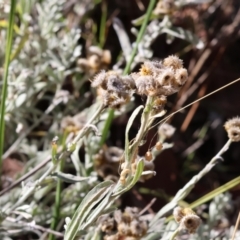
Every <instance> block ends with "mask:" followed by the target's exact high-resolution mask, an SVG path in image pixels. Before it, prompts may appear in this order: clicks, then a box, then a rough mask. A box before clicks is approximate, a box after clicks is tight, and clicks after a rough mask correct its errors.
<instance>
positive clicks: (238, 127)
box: [224, 117, 240, 142]
mask: <svg viewBox="0 0 240 240" xmlns="http://www.w3.org/2000/svg"><path fill="white" fill-rule="evenodd" d="M224 127H225V129H226V131H227V133H228V137H229V139H231V140H232V141H233V142H239V141H240V118H239V117H235V118H233V119H230V120H228V121H227V122H226V123H225V124H224Z"/></svg>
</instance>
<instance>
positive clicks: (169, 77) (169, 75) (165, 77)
mask: <svg viewBox="0 0 240 240" xmlns="http://www.w3.org/2000/svg"><path fill="white" fill-rule="evenodd" d="M174 78H175V76H174V71H173V70H172V69H171V68H166V69H164V70H163V71H162V73H161V74H159V75H158V76H157V79H156V80H157V81H158V83H159V84H160V86H167V85H171V84H172V83H173V81H174Z"/></svg>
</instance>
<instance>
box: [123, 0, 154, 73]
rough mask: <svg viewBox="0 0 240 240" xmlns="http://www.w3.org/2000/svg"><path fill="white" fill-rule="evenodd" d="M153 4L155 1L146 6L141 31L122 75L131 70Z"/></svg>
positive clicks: (152, 0)
mask: <svg viewBox="0 0 240 240" xmlns="http://www.w3.org/2000/svg"><path fill="white" fill-rule="evenodd" d="M155 3H156V0H151V1H150V3H149V5H148V9H147V13H146V16H145V18H144V21H143V24H142V26H141V29H140V31H139V34H138V36H137V40H136V44H135V46H134V48H133V51H132V54H131V57H130V59H129V61H128V63H127V65H126V67H125V69H124V72H123V74H128V73H129V72H130V70H131V65H132V63H133V60H134V57H135V55H136V53H137V49H138V45H139V43H140V41H141V40H142V38H143V35H144V33H145V30H146V28H147V23H148V21H149V19H150V17H151V14H152V10H153V8H154V6H155Z"/></svg>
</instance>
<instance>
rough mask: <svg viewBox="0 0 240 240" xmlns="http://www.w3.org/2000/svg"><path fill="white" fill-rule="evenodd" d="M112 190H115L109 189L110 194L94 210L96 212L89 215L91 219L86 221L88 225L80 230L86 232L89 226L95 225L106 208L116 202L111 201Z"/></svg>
mask: <svg viewBox="0 0 240 240" xmlns="http://www.w3.org/2000/svg"><path fill="white" fill-rule="evenodd" d="M112 190H113V188H109V192H108V194H107V195H106V196H105V197H104V199H103V200H102V202H101V203H100V204H99V205H98V206H97V208H96V209H94V210H93V211H92V212H91V214H90V215H89V217H88V218H87V220H86V223H85V224H84V225H83V226H82V227H81V228H80V229H81V230H86V228H87V227H88V226H90V225H91V224H93V223H94V221H95V220H96V219H97V218H98V217H99V216H100V215H101V214H103V212H104V210H105V208H106V207H107V206H108V205H109V203H110V202H111V201H113V200H114V199H112V200H111V195H112Z"/></svg>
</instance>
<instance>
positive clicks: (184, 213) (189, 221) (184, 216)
mask: <svg viewBox="0 0 240 240" xmlns="http://www.w3.org/2000/svg"><path fill="white" fill-rule="evenodd" d="M173 216H174V219H175V221H176V222H177V223H179V229H180V230H187V231H188V232H189V233H195V232H196V230H197V228H198V227H199V225H200V224H201V222H202V221H201V219H200V217H199V216H198V215H197V214H196V213H195V212H194V211H193V210H192V209H191V208H181V207H176V208H174V211H173Z"/></svg>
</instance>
